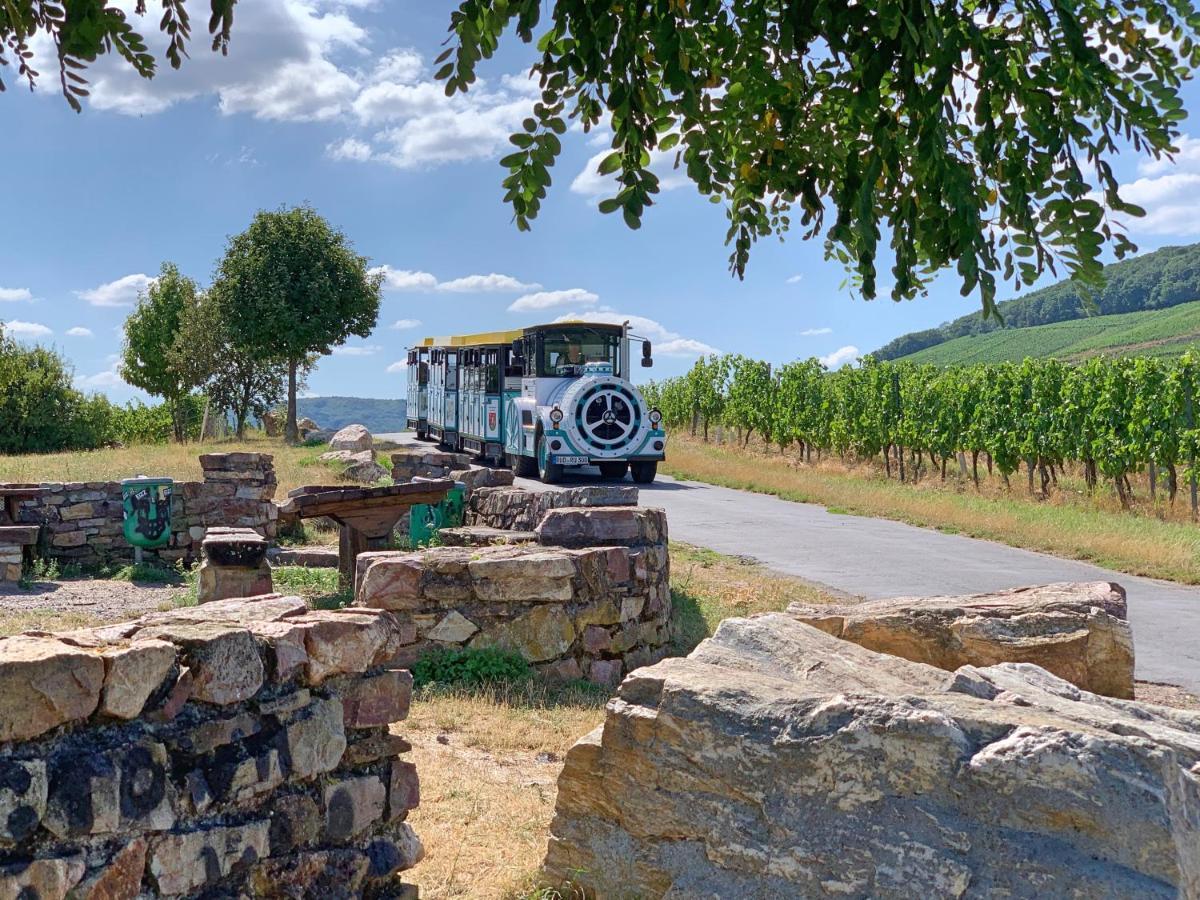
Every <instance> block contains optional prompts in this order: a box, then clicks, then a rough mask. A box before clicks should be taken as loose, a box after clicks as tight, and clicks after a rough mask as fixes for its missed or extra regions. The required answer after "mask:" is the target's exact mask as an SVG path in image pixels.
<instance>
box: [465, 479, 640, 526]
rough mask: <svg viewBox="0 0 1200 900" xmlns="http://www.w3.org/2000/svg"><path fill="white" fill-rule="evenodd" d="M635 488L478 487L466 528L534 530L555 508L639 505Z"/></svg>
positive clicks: (470, 500)
mask: <svg viewBox="0 0 1200 900" xmlns="http://www.w3.org/2000/svg"><path fill="white" fill-rule="evenodd" d="M637 502H638V489H637V488H635V487H633V486H632V485H618V484H605V485H586V486H582V487H572V488H565V489H564V490H552V491H551V490H548V491H527V490H525V489H524V488H519V487H479V488H477V489H476V490H474V491H472V492H471V494H470V496H468V497H467V504H466V509H465V510H464V511H463V520H464V524H466V525H485V526H487V527H489V528H501V529H504V530H506V531H532V530H533V529H534V528H536V527H537V525H538V523H539V522H541V521H542V518H543V517H544V516H545V515H546V513H547V512H549V511H550V510H552V509H559V508H562V507H586V506H637Z"/></svg>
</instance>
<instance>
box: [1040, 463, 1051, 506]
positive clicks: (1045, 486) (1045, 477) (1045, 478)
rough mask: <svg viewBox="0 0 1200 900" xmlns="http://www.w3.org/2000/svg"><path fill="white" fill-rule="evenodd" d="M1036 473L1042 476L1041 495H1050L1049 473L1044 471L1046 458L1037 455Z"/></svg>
mask: <svg viewBox="0 0 1200 900" xmlns="http://www.w3.org/2000/svg"><path fill="white" fill-rule="evenodd" d="M1038 474H1039V475H1040V476H1041V478H1042V497H1043V498H1047V497H1049V496H1050V473H1049V472H1047V471H1046V458H1045V457H1043V456H1039V457H1038Z"/></svg>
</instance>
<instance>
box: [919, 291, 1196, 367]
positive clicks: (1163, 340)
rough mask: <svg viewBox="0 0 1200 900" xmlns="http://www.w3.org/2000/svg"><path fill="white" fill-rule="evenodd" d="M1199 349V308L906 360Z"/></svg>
mask: <svg viewBox="0 0 1200 900" xmlns="http://www.w3.org/2000/svg"><path fill="white" fill-rule="evenodd" d="M1195 346H1200V303H1184V304H1182V305H1181V306H1175V307H1172V308H1170V309H1152V310H1148V311H1146V312H1135V313H1124V314H1122V315H1116V316H1092V317H1090V318H1087V319H1075V320H1073V321H1070V322H1056V323H1054V324H1053V325H1035V326H1034V327H1032V328H1005V329H1003V330H1001V331H993V332H990V333H989V334H978V335H972V336H970V337H960V338H955V339H954V340H951V341H945V342H943V343H940V344H935V345H934V346H932V347H928V348H926V349H925V350H921V351H918V352H917V353H913V354H910V355H908V356H905V357H904V361H905V362H914V363H934V364H936V365H941V366H948V365H958V364H963V363H995V362H1006V361H1010V362H1020V361H1021V360H1023V359H1024V358H1025V357H1027V356H1032V357H1035V358H1038V357H1050V356H1052V357H1055V358H1057V359H1061V360H1065V361H1077V360H1082V359H1086V358H1087V357H1089V356H1095V355H1097V354H1101V353H1103V354H1105V355H1108V356H1166V357H1170V356H1178V355H1180V354H1181V353H1183V352H1184V351H1185V350H1187V349H1188V348H1189V347H1195Z"/></svg>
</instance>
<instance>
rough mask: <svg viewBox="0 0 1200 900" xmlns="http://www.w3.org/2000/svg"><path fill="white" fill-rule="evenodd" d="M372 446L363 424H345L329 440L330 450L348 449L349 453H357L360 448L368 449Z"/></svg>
mask: <svg viewBox="0 0 1200 900" xmlns="http://www.w3.org/2000/svg"><path fill="white" fill-rule="evenodd" d="M372 446H374V442H373V441H372V439H371V432H369V431H368V430H367V428H366V426H365V425H347V426H346V427H345V428H342V429H339V430H338V433H337V434H335V435H334V436H333V438H332V439H331V440H330V441H329V449H330V450H349V451H350V452H351V453H357V452H359V451H360V450H370V449H371V448H372Z"/></svg>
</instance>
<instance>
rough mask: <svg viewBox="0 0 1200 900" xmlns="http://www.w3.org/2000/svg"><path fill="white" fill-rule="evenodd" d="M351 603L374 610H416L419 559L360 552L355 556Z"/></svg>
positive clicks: (421, 567)
mask: <svg viewBox="0 0 1200 900" xmlns="http://www.w3.org/2000/svg"><path fill="white" fill-rule="evenodd" d="M356 574H357V578H356V581H357V582H358V584H357V587H356V590H355V592H354V596H355V603H356V604H358V605H360V606H366V607H374V608H377V609H389V610H404V609H416V608H417V607H419V606H420V605H421V579H422V576H424V574H425V566H424V564H423V563H422V558H421V557H420V556H419V555H417V554H409V553H403V554H402V553H378V554H368V553H363V554H360V555H359V557H358V571H357V573H356Z"/></svg>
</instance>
